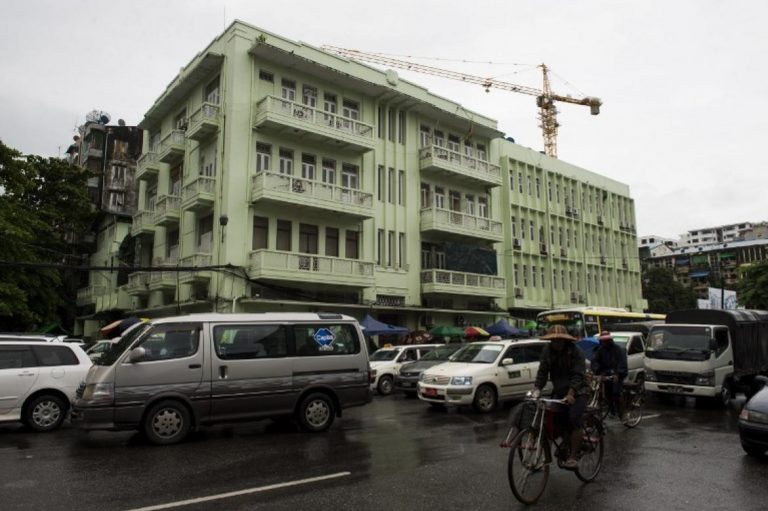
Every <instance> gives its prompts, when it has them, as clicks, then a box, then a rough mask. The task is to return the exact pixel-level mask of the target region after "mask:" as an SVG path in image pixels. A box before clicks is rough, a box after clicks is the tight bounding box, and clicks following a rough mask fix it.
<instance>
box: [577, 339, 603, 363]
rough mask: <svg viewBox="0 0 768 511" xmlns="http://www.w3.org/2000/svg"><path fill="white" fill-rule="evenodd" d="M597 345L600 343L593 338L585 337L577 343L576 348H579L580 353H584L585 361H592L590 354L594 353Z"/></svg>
mask: <svg viewBox="0 0 768 511" xmlns="http://www.w3.org/2000/svg"><path fill="white" fill-rule="evenodd" d="M598 344H600V341H598V340H597V339H595V338H594V337H585V338H583V339H582V340H580V341H579V342H577V343H576V346H578V347H579V348H581V351H583V352H584V356H585V357H586V358H587V360H592V353H593V352H594V351H595V348H597V345H598Z"/></svg>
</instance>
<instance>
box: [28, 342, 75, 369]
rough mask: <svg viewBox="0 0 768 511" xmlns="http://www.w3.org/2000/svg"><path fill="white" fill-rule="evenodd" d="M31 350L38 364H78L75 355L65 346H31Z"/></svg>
mask: <svg viewBox="0 0 768 511" xmlns="http://www.w3.org/2000/svg"><path fill="white" fill-rule="evenodd" d="M32 350H33V351H34V352H35V355H36V356H37V360H38V362H39V364H38V365H40V366H42V367H51V366H76V365H78V364H80V362H79V361H78V360H77V356H75V354H74V353H72V350H71V349H69V348H67V347H66V346H33V347H32Z"/></svg>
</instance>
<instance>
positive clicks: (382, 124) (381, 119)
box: [376, 105, 387, 140]
mask: <svg viewBox="0 0 768 511" xmlns="http://www.w3.org/2000/svg"><path fill="white" fill-rule="evenodd" d="M376 120H377V121H378V124H377V125H376V128H377V134H378V136H379V138H380V139H382V140H384V131H385V129H386V124H387V119H386V117H385V116H384V107H383V106H382V105H379V108H378V109H377V110H376Z"/></svg>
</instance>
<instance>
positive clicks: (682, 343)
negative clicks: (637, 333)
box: [645, 325, 712, 360]
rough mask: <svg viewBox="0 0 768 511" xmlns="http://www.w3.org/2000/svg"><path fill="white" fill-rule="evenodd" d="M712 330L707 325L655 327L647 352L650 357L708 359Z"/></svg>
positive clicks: (649, 338) (649, 337)
mask: <svg viewBox="0 0 768 511" xmlns="http://www.w3.org/2000/svg"><path fill="white" fill-rule="evenodd" d="M710 339H712V330H711V329H710V328H709V327H706V326H675V325H665V326H657V327H653V330H651V333H650V335H649V336H648V346H647V347H646V351H645V354H646V356H647V357H650V358H668V359H683V360H706V359H707V358H708V357H709V342H710Z"/></svg>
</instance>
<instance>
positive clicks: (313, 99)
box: [301, 85, 317, 108]
mask: <svg viewBox="0 0 768 511" xmlns="http://www.w3.org/2000/svg"><path fill="white" fill-rule="evenodd" d="M301 90H302V95H301V101H302V103H304V104H305V105H307V106H309V107H312V108H315V107H316V106H317V89H316V88H314V87H312V86H310V85H304V86H303V87H302V89H301Z"/></svg>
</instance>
